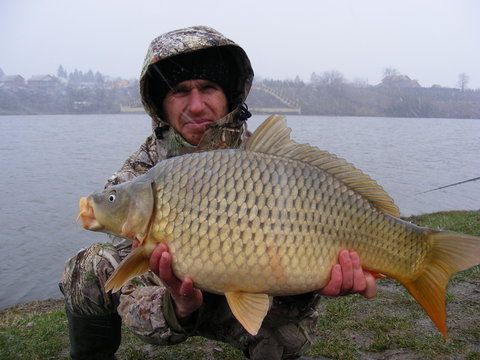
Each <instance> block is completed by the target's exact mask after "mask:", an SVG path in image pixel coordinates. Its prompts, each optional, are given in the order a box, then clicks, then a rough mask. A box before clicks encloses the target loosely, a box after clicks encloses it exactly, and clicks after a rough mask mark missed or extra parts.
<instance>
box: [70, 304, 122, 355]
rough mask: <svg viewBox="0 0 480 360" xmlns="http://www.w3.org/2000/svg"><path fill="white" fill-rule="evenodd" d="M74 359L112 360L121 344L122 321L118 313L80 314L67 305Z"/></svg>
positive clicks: (71, 353) (71, 349) (71, 351)
mask: <svg viewBox="0 0 480 360" xmlns="http://www.w3.org/2000/svg"><path fill="white" fill-rule="evenodd" d="M65 311H66V313H67V319H68V335H69V338H70V356H71V357H72V359H73V360H87V359H88V360H103V359H105V360H111V359H115V352H116V351H117V349H118V347H119V346H120V340H121V337H122V335H121V330H122V321H121V318H120V316H119V315H118V314H110V315H100V316H78V315H75V314H73V313H72V312H71V310H70V309H69V308H68V306H66V307H65Z"/></svg>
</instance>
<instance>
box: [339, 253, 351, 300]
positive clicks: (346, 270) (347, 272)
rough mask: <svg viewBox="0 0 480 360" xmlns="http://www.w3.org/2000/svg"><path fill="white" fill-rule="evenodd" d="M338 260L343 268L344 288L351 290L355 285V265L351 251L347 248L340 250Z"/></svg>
mask: <svg viewBox="0 0 480 360" xmlns="http://www.w3.org/2000/svg"><path fill="white" fill-rule="evenodd" d="M338 262H339V263H340V267H341V268H342V280H343V283H342V290H344V291H350V290H351V289H352V287H353V267H352V261H351V259H350V253H349V252H348V251H347V250H342V251H340V255H339V256H338Z"/></svg>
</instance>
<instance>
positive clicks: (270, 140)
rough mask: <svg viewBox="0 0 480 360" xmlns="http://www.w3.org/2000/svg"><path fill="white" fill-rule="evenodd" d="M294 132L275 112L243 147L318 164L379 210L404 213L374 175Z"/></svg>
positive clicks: (394, 214) (397, 214)
mask: <svg viewBox="0 0 480 360" xmlns="http://www.w3.org/2000/svg"><path fill="white" fill-rule="evenodd" d="M290 132H291V129H290V128H289V127H287V124H286V122H285V118H284V117H283V116H280V115H271V116H269V117H268V118H267V119H266V120H265V121H264V122H263V123H262V124H261V125H260V126H259V127H258V128H257V129H256V130H255V132H254V133H253V135H252V136H251V137H250V138H249V139H248V141H247V142H246V143H245V144H244V146H243V149H245V150H247V151H253V152H259V153H263V154H270V155H275V156H280V157H285V158H288V159H292V160H297V161H302V162H305V163H307V164H309V165H313V166H316V167H318V168H320V169H322V170H323V171H325V172H327V173H329V174H330V175H332V176H334V177H335V178H336V179H338V180H340V181H341V182H343V183H344V184H345V185H347V186H348V187H349V188H350V189H352V190H354V191H356V192H357V193H359V194H360V195H362V196H363V197H365V198H366V199H367V200H368V201H369V202H370V203H371V204H372V205H373V206H374V207H375V208H376V209H377V210H380V211H382V212H384V213H385V214H388V215H392V216H395V217H399V216H400V211H399V210H398V207H397V205H395V203H394V202H393V199H392V198H391V197H390V195H388V194H387V193H386V192H385V190H384V189H383V188H382V187H381V186H380V185H378V183H377V182H376V181H375V180H373V179H372V178H371V177H370V176H368V175H367V174H364V173H363V172H362V171H360V170H358V169H357V168H355V167H354V166H353V165H352V164H349V163H348V162H347V161H345V160H344V159H342V158H339V157H337V156H336V155H334V154H331V153H329V152H327V151H323V150H320V149H318V148H316V147H313V146H310V145H308V144H298V143H296V142H295V141H293V140H292V139H291V138H290Z"/></svg>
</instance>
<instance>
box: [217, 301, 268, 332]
mask: <svg viewBox="0 0 480 360" xmlns="http://www.w3.org/2000/svg"><path fill="white" fill-rule="evenodd" d="M225 296H226V298H227V302H228V305H229V306H230V310H232V313H233V315H234V316H235V318H236V319H237V320H238V321H239V322H240V324H242V326H243V327H244V328H245V330H247V331H248V332H249V333H250V334H252V335H257V333H258V330H259V329H260V326H261V325H262V322H263V319H264V318H265V316H266V315H267V312H268V308H269V306H270V299H269V298H268V295H266V294H251V293H244V292H228V293H226V294H225Z"/></svg>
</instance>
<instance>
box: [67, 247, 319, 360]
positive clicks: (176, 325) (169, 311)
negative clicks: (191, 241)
mask: <svg viewBox="0 0 480 360" xmlns="http://www.w3.org/2000/svg"><path fill="white" fill-rule="evenodd" d="M130 250H131V249H130V248H129V247H128V248H121V249H117V248H116V247H115V246H113V245H112V244H110V243H105V244H94V245H91V246H90V247H88V248H87V249H84V250H81V251H80V252H79V253H78V254H77V255H75V256H74V257H72V258H71V259H69V260H68V261H67V262H66V264H65V270H64V273H63V275H62V279H61V282H60V289H61V290H62V292H63V294H64V296H65V302H66V305H67V306H68V307H69V308H70V310H71V311H72V312H73V313H74V314H75V315H79V316H96V315H106V314H111V313H115V312H118V314H119V315H120V317H121V318H122V321H123V323H124V324H125V325H126V326H128V327H129V328H130V329H131V330H132V331H133V332H134V333H135V334H136V335H137V336H138V337H140V338H141V339H142V340H144V341H146V342H148V343H151V344H157V345H171V344H175V343H179V342H181V341H184V340H185V339H186V338H187V337H189V336H194V335H195V336H203V337H206V338H209V339H212V340H217V341H222V342H225V343H228V344H231V345H233V346H234V347H236V348H238V349H240V350H241V351H243V353H244V354H245V355H246V356H247V357H248V358H251V359H295V358H297V357H298V356H300V355H301V353H303V352H304V351H305V350H306V349H307V348H308V347H309V345H310V343H311V339H312V338H313V337H314V336H315V333H314V331H315V325H316V322H317V318H318V314H317V311H316V305H317V302H318V295H312V294H305V295H298V296H289V297H275V298H274V299H273V303H272V307H271V309H270V311H269V313H268V315H267V316H266V318H265V320H264V322H263V324H262V327H261V329H260V331H259V333H258V334H257V335H256V336H251V335H250V334H248V333H246V331H245V330H244V329H243V327H242V326H241V325H240V324H239V323H238V321H237V320H236V319H235V318H234V317H233V316H232V314H231V311H230V309H229V307H228V304H227V302H226V299H225V297H224V296H220V295H215V294H210V293H204V305H203V306H202V307H201V308H200V310H199V311H197V313H196V314H195V316H193V317H192V318H191V319H189V320H188V322H187V323H185V322H183V321H182V323H181V324H180V322H179V321H178V320H177V319H176V317H175V315H174V310H173V305H172V300H171V298H170V296H169V294H168V292H167V291H166V289H165V288H164V287H163V286H162V285H161V282H160V281H159V279H158V277H156V276H155V274H153V273H148V274H146V275H144V276H141V277H137V278H135V279H134V280H132V281H130V282H129V283H127V284H126V285H124V287H123V288H122V289H121V290H120V291H119V292H118V293H116V294H113V295H112V294H106V293H105V291H104V285H105V283H106V281H107V279H108V278H109V276H110V275H111V274H112V272H113V271H114V270H115V268H116V267H117V266H118V264H119V263H120V261H121V260H122V259H123V258H124V257H125V256H126V255H128V253H129V252H130Z"/></svg>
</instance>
